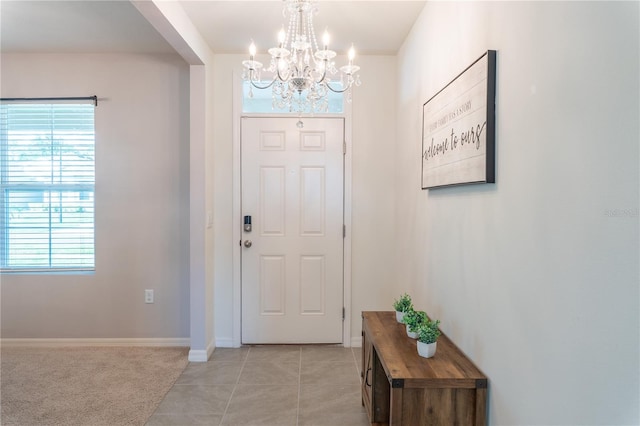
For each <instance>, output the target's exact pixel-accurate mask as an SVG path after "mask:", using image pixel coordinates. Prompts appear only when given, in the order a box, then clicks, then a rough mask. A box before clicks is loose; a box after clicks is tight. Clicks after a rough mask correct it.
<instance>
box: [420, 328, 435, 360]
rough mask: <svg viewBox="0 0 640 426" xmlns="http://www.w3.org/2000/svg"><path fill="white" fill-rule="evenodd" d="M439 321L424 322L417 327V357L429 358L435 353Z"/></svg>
mask: <svg viewBox="0 0 640 426" xmlns="http://www.w3.org/2000/svg"><path fill="white" fill-rule="evenodd" d="M439 324H440V320H436V321H429V320H427V321H425V322H423V323H422V325H420V327H418V355H420V356H421V357H424V358H431V357H432V356H433V355H435V353H436V344H437V343H438V337H440V329H439V328H438V325H439Z"/></svg>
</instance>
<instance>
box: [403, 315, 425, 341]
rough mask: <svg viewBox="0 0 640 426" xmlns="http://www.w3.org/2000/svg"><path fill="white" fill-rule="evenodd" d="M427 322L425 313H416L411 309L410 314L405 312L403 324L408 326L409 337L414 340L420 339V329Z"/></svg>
mask: <svg viewBox="0 0 640 426" xmlns="http://www.w3.org/2000/svg"><path fill="white" fill-rule="evenodd" d="M425 321H427V313H426V312H424V311H414V310H413V309H411V310H410V311H409V312H405V314H404V318H403V319H402V322H404V323H405V324H406V326H407V336H409V337H411V338H412V339H417V338H418V329H419V327H420V326H421V325H422V323H424V322H425Z"/></svg>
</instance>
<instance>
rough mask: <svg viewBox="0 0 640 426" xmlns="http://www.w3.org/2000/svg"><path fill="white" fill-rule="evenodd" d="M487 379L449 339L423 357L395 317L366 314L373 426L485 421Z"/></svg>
mask: <svg viewBox="0 0 640 426" xmlns="http://www.w3.org/2000/svg"><path fill="white" fill-rule="evenodd" d="M486 400H487V378H486V376H484V375H483V374H482V372H481V371H480V370H479V369H478V368H477V367H476V366H475V365H473V363H472V362H471V361H470V360H469V359H468V358H467V357H466V356H465V355H464V354H463V353H462V352H461V351H460V349H458V348H457V347H456V346H455V345H454V344H453V343H452V342H451V340H449V339H448V338H447V336H445V335H444V334H443V335H441V336H440V338H439V339H438V348H437V350H436V354H435V355H434V356H433V357H432V358H422V357H421V356H419V355H418V352H417V349H416V340H414V339H411V338H410V337H408V336H407V333H406V329H405V325H404V324H399V323H398V322H396V319H395V312H393V311H389V312H363V313H362V404H363V405H364V406H365V408H366V410H367V414H368V415H369V420H370V421H371V423H372V424H376V425H378V424H380V425H391V426H398V425H405V426H417V425H474V426H484V425H485V422H486Z"/></svg>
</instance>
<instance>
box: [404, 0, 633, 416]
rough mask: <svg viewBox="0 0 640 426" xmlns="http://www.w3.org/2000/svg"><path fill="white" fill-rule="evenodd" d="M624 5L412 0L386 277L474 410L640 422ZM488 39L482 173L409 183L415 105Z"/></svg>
mask: <svg viewBox="0 0 640 426" xmlns="http://www.w3.org/2000/svg"><path fill="white" fill-rule="evenodd" d="M638 6H639V4H638V3H637V2H625V3H614V2H602V3H600V2H566V3H564V2H562V3H559V2H429V3H427V5H426V7H425V9H424V10H423V12H422V14H421V16H420V17H419V19H418V21H417V23H416V25H415V26H414V28H413V30H412V32H411V34H410V35H409V37H408V39H407V40H406V41H405V44H404V46H403V48H402V50H401V52H400V54H399V57H398V61H399V65H398V66H399V68H398V69H399V71H398V80H397V81H398V101H397V102H398V115H397V117H398V132H397V135H398V137H397V157H396V193H397V210H396V218H397V220H396V227H395V229H396V234H397V239H396V247H397V271H398V282H399V283H410V284H411V292H412V294H413V296H414V302H415V305H416V306H417V307H418V308H423V309H426V310H427V312H428V313H429V314H430V315H431V316H432V317H435V318H439V319H441V320H442V328H443V330H444V331H445V332H446V333H447V334H448V335H449V336H450V337H451V338H452V340H453V341H454V342H456V343H457V344H458V345H459V346H460V347H461V349H462V350H463V351H464V352H465V353H466V354H467V355H469V356H470V358H471V359H472V360H473V361H474V362H475V363H476V364H477V365H478V366H479V367H480V368H481V369H482V370H483V371H484V373H485V374H487V376H488V377H489V389H490V391H489V418H490V424H495V425H534V424H535V425H552V424H557V425H586V424H607V425H614V424H615V425H620V424H639V423H640V415H639V412H638V410H639V406H640V404H639V401H640V395H639V381H638V377H639V364H638V363H639V355H640V353H639V348H640V342H639V333H638V326H639V316H638V315H639V307H638V303H639V291H638V283H639V281H640V280H639V271H638V260H639V254H640V252H639V238H638V234H639V226H638V208H639V197H638V194H639V177H640V176H639V143H638V140H639V139H638V137H639V134H640V129H639V125H638V121H639V120H638V117H639V116H640V108H639V96H638V95H639V93H640V92H639V89H640V86H639V78H638V76H639V75H640V67H639V59H638V56H639V51H640V45H639V24H638V22H639V7H638ZM487 49H495V50H497V107H496V116H497V137H496V139H497V141H496V143H497V158H496V160H497V169H496V172H497V183H496V184H494V185H492V184H486V185H477V186H461V187H455V188H449V189H437V190H429V191H421V190H420V152H421V111H422V104H423V103H424V102H425V101H426V100H427V99H429V98H430V97H431V96H432V95H433V94H435V93H436V92H437V91H438V90H440V89H441V88H442V87H444V85H445V84H446V83H448V82H449V81H450V80H451V79H452V78H454V77H455V76H456V75H457V74H458V73H459V72H461V71H462V70H463V69H464V68H466V67H467V66H468V65H470V64H471V63H472V62H473V61H474V60H475V59H477V58H478V57H479V56H480V55H481V54H482V53H483V52H484V51H486V50H487ZM399 285H401V284H399ZM399 291H400V290H399Z"/></svg>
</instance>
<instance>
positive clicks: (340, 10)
mask: <svg viewBox="0 0 640 426" xmlns="http://www.w3.org/2000/svg"><path fill="white" fill-rule="evenodd" d="M175 1H179V2H180V3H181V4H182V6H183V8H184V10H185V12H186V13H187V15H188V16H189V18H190V19H191V20H192V21H193V23H194V25H195V26H196V28H197V29H198V30H199V31H200V33H201V34H202V36H203V37H204V38H205V40H206V41H207V43H208V44H209V46H210V47H211V50H212V51H213V52H214V53H245V52H247V49H248V45H249V43H250V42H251V40H254V41H255V43H256V45H257V47H258V50H259V51H261V52H265V51H266V50H267V49H268V48H269V47H272V46H273V45H274V44H275V43H276V35H277V32H278V31H279V30H280V28H281V27H282V25H284V24H285V23H286V22H285V18H284V17H283V16H282V2H281V1H280V0H260V1H255V0H254V1H246V0H216V1H206V0H175ZM424 3H425V0H407V1H404V0H395V1H394V0H351V1H337V0H319V1H318V13H317V15H316V16H315V17H314V21H315V22H314V23H315V28H316V33H317V34H318V36H320V33H321V32H323V31H324V29H325V28H327V29H328V31H329V33H330V34H331V36H332V43H331V48H332V49H333V50H336V51H338V53H344V52H346V50H347V49H348V48H349V47H350V46H351V43H353V44H354V45H355V47H356V50H357V52H358V54H369V55H373V54H395V53H396V52H397V51H398V49H399V48H400V46H401V44H402V42H403V41H404V39H405V37H406V36H407V34H408V33H409V30H410V29H411V27H412V26H413V23H414V21H415V19H416V18H417V16H418V15H419V13H420V11H421V10H422V8H423V6H424ZM0 48H1V49H2V51H3V52H56V53H88V52H91V53H105V52H114V53H134V52H139V53H141V52H145V53H168V52H173V49H172V48H171V46H169V44H168V43H167V42H166V41H165V40H164V39H163V38H162V37H161V36H160V35H159V34H158V33H157V31H156V30H155V29H154V28H153V27H152V26H151V25H150V24H149V23H148V22H147V21H146V20H145V19H144V17H143V16H142V15H141V14H140V12H138V10H137V9H136V8H135V7H134V6H133V5H132V4H131V3H130V2H129V1H123V0H107V1H77V0H65V1H55V0H53V1H52V0H45V1H31V0H2V1H0Z"/></svg>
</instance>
